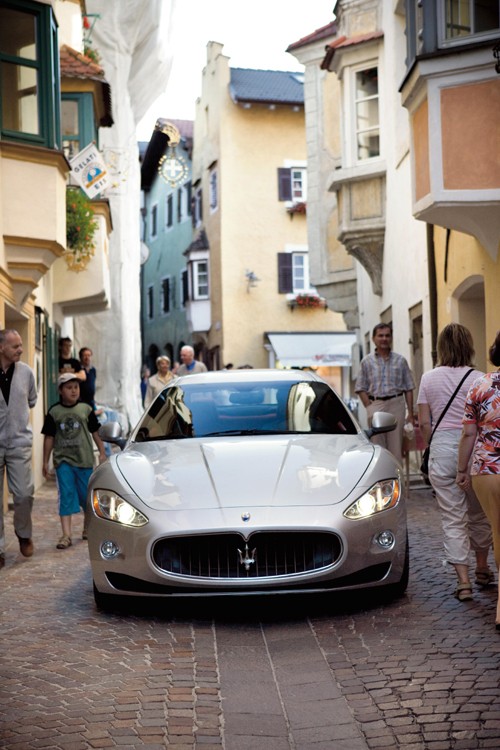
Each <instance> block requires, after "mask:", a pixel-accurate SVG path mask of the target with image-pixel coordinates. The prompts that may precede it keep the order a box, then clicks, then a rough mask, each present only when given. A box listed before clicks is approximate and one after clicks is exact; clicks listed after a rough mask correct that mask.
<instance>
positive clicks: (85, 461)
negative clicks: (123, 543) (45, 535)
mask: <svg viewBox="0 0 500 750" xmlns="http://www.w3.org/2000/svg"><path fill="white" fill-rule="evenodd" d="M58 387H59V397H60V400H59V403H57V404H54V405H53V406H51V407H50V409H49V411H48V412H47V414H46V416H45V421H44V424H43V428H42V433H43V434H44V435H45V438H44V442H43V469H42V471H43V476H44V477H45V478H46V479H47V478H48V477H49V475H50V472H49V460H50V456H51V454H52V452H53V463H54V468H55V471H56V481H57V494H58V499H59V516H60V520H61V529H62V536H61V538H60V539H59V541H58V542H57V545H56V547H57V548H58V549H67V548H68V547H71V544H72V535H71V516H72V515H73V514H75V513H79V512H80V508H81V509H82V510H83V512H84V513H85V516H84V525H83V533H82V539H86V538H87V523H86V520H87V518H88V514H87V507H86V506H87V485H88V481H89V479H90V475H91V474H92V470H93V467H94V451H93V446H92V438H93V439H94V442H95V444H96V446H97V449H98V451H99V463H102V462H103V461H105V460H106V453H105V451H104V443H103V442H102V440H101V438H100V437H99V435H98V432H97V431H98V429H99V422H98V420H97V417H96V415H95V412H94V410H93V409H92V407H91V406H90V405H89V404H84V403H83V402H82V401H80V400H79V399H80V382H79V380H78V378H77V377H76V374H75V373H71V372H67V373H63V374H61V375H59V379H58Z"/></svg>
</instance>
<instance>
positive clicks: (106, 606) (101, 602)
mask: <svg viewBox="0 0 500 750" xmlns="http://www.w3.org/2000/svg"><path fill="white" fill-rule="evenodd" d="M92 585H93V587H94V601H95V604H96V607H97V609H98V610H99V611H100V612H113V611H114V610H116V609H119V604H120V602H119V601H118V600H119V598H120V597H118V596H115V595H114V594H103V593H102V592H101V591H98V589H97V586H96V585H95V583H94V582H92Z"/></svg>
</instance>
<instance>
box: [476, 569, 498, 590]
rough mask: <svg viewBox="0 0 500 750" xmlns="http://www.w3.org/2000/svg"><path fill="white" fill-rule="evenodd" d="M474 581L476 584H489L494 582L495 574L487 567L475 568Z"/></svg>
mask: <svg viewBox="0 0 500 750" xmlns="http://www.w3.org/2000/svg"><path fill="white" fill-rule="evenodd" d="M476 583H477V585H478V586H489V585H490V583H495V574H494V573H493V571H492V570H490V569H489V568H476Z"/></svg>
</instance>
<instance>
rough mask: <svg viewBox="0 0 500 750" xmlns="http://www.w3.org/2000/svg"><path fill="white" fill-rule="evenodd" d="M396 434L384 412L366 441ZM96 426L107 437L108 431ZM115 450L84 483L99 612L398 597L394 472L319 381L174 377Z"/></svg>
mask: <svg viewBox="0 0 500 750" xmlns="http://www.w3.org/2000/svg"><path fill="white" fill-rule="evenodd" d="M394 426H395V421H394V418H393V417H392V416H391V415H388V414H383V413H379V414H376V415H375V416H374V419H373V425H372V428H371V433H374V432H383V431H387V430H391V429H394ZM101 429H103V430H104V431H105V433H106V432H107V437H108V439H109V438H111V439H112V440H113V437H112V434H111V433H112V431H113V425H110V424H108V425H106V426H105V427H104V428H101ZM103 437H104V438H105V439H106V434H104V435H103ZM114 441H115V442H118V443H120V440H119V439H117V438H116V437H115V439H114ZM121 447H123V450H122V451H121V452H118V453H114V454H113V455H112V457H111V458H110V459H109V461H107V462H106V463H104V464H102V465H101V466H99V467H98V468H97V469H96V470H95V471H94V473H93V475H92V478H91V480H90V483H89V494H88V501H89V505H90V507H91V509H92V513H91V519H90V522H89V529H88V539H89V553H90V560H91V565H92V575H93V579H94V593H95V599H96V603H97V605H98V606H100V607H103V608H106V607H107V606H109V605H110V604H111V603H113V602H115V601H117V600H116V597H118V596H131V595H133V596H160V597H172V596H176V597H186V596H196V597H200V596H203V595H211V596H212V595H214V594H217V595H219V594H221V595H222V594H224V595H240V594H273V593H294V592H295V593H296V592H300V593H304V592H328V591H341V590H348V589H351V590H352V589H359V588H366V587H370V588H371V587H388V589H387V590H389V591H390V592H391V593H393V594H395V595H397V594H401V593H403V592H404V591H405V589H406V585H407V582H408V568H409V563H408V540H407V531H406V511H405V503H404V497H403V492H404V491H403V481H402V470H401V467H400V465H399V464H398V463H397V462H396V460H395V459H394V458H393V457H392V455H391V454H390V453H389V452H387V451H386V450H385V449H383V448H381V447H379V446H376V445H373V444H372V443H371V442H370V441H369V439H368V436H367V433H366V432H365V431H363V430H362V429H361V428H360V427H359V425H358V424H357V422H356V421H355V420H354V418H353V416H352V415H351V414H350V412H349V411H348V409H347V408H346V407H345V405H344V404H343V402H342V400H341V399H340V398H339V396H338V395H337V394H336V393H335V391H334V390H333V389H332V388H331V387H330V386H329V385H328V384H327V383H325V382H324V381H323V380H322V379H320V378H319V377H317V376H316V375H315V374H314V373H312V372H301V371H295V370H237V371H221V372H212V373H205V374H202V375H188V376H184V377H179V378H177V379H175V380H173V381H172V382H171V383H170V384H169V385H168V386H167V387H166V388H165V389H164V390H163V391H162V393H161V394H160V395H159V396H158V397H157V398H156V400H155V401H154V402H153V403H152V404H151V406H150V407H149V409H148V410H147V411H146V412H145V413H144V415H143V416H142V418H141V420H140V421H139V424H138V425H137V426H136V428H135V429H134V430H133V432H132V434H131V436H130V438H129V439H128V440H127V441H125V440H123V441H122V444H121Z"/></svg>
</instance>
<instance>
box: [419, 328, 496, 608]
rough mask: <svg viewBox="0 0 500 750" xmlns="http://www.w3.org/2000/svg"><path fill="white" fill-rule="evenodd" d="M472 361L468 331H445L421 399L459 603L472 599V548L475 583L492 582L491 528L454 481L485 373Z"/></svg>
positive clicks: (471, 497)
mask: <svg viewBox="0 0 500 750" xmlns="http://www.w3.org/2000/svg"><path fill="white" fill-rule="evenodd" d="M473 359H474V345H473V341H472V336H471V334H470V331H469V330H468V329H467V328H466V327H465V326H462V325H460V324H459V323H450V324H449V325H447V326H445V328H443V330H442V331H441V333H440V334H439V337H438V341H437V366H436V367H435V368H434V369H433V370H430V371H429V372H425V373H424V374H423V375H422V379H421V381H420V389H419V393H418V398H417V405H418V419H419V425H420V430H421V432H422V437H423V438H424V440H425V442H426V443H427V444H430V451H429V480H430V482H431V484H432V487H433V489H434V491H435V493H436V500H437V504H438V506H439V510H440V513H441V527H442V531H443V539H444V553H445V561H446V562H447V563H449V564H450V565H453V567H454V568H455V572H456V575H457V587H456V590H455V596H456V597H457V599H458V600H459V601H461V602H463V601H467V600H469V599H472V584H471V582H470V579H469V557H470V552H471V549H472V550H473V552H474V554H475V558H476V582H477V583H478V584H479V585H488V584H489V583H491V582H492V580H493V579H494V576H493V573H492V572H491V570H489V568H488V553H489V551H490V548H491V543H492V539H491V527H490V524H489V522H488V519H487V518H486V516H485V514H484V512H483V509H482V508H481V505H480V504H479V501H478V499H477V497H476V494H475V492H474V491H473V490H472V488H471V487H468V488H462V487H459V486H458V485H457V484H456V481H455V480H456V476H457V461H458V445H459V442H460V437H461V434H462V418H463V414H464V406H465V399H466V397H467V392H468V390H469V387H470V386H471V385H472V383H473V382H474V381H475V380H477V378H478V377H480V376H481V375H483V374H484V373H482V372H481V371H480V370H476V369H475V367H474V365H473Z"/></svg>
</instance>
